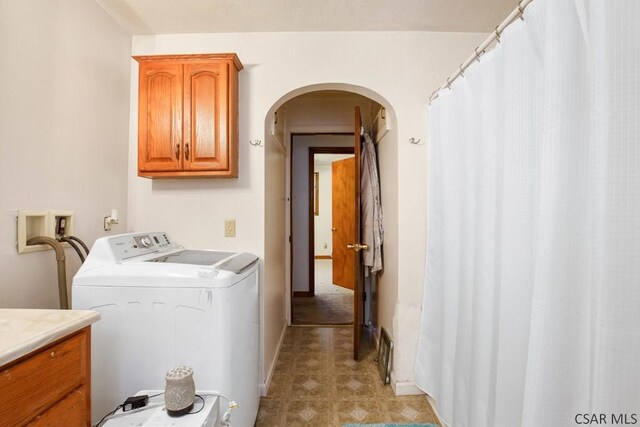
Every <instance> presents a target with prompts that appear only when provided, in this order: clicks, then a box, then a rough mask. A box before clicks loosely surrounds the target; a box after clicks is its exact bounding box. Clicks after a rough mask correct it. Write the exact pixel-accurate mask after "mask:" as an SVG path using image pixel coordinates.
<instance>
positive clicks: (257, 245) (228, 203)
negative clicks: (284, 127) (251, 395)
mask: <svg viewBox="0 0 640 427" xmlns="http://www.w3.org/2000/svg"><path fill="white" fill-rule="evenodd" d="M485 36H486V35H485V34H455V33H427V32H350V33H344V32H319V33H314V32H309V33H236V34H180V35H158V36H137V37H134V39H133V54H136V55H138V54H139V55H142V54H165V53H199V52H236V53H237V54H238V56H239V57H240V59H241V60H242V62H243V63H244V65H245V69H244V70H243V71H241V72H240V81H239V83H240V178H239V179H237V180H232V181H212V180H200V181H196V180H184V181H151V180H146V179H144V178H137V177H136V171H135V165H136V162H135V160H136V144H137V142H136V133H137V124H136V123H135V120H134V121H132V126H131V129H130V151H129V153H130V158H129V190H130V195H129V208H130V217H131V228H135V229H149V228H155V229H166V230H167V231H168V232H169V233H170V234H172V235H173V237H174V238H175V239H176V241H179V242H181V243H183V244H186V245H189V246H199V247H218V248H226V249H244V250H248V251H251V252H255V253H256V254H258V255H259V256H260V257H262V258H263V259H264V254H265V250H266V249H265V234H266V229H268V228H269V227H271V226H275V225H274V224H276V223H280V222H281V221H282V219H281V218H275V217H274V218H271V219H270V220H269V221H270V222H269V223H266V224H265V223H264V222H263V218H264V215H265V209H264V206H265V192H266V191H270V190H268V189H265V186H264V179H265V166H264V165H265V150H264V148H259V147H257V148H253V147H250V146H249V144H248V141H249V140H252V139H261V140H264V139H265V117H266V115H267V113H268V112H269V111H272V110H273V107H274V106H280V104H281V103H282V102H284V101H286V100H287V99H290V97H292V96H293V93H294V92H295V91H299V88H302V87H305V86H311V85H316V84H319V83H326V84H346V85H354V86H358V87H361V88H362V91H361V92H360V93H361V94H364V95H366V96H369V97H371V98H373V99H374V100H375V101H377V102H380V103H381V104H387V105H391V106H392V107H393V109H394V111H395V116H396V117H395V118H396V122H395V123H393V124H392V125H393V126H394V127H395V128H396V129H397V130H396V131H397V140H398V145H397V148H395V149H396V150H397V153H395V155H396V156H397V165H396V166H397V170H398V172H397V174H398V175H397V177H389V178H388V179H386V178H383V179H386V181H385V183H383V187H384V186H389V185H393V186H395V188H390V189H389V191H393V190H395V192H396V193H397V203H396V205H395V206H393V205H391V203H392V202H393V201H389V202H385V203H389V204H390V205H389V206H388V208H387V210H386V211H385V215H391V216H393V215H396V216H397V223H398V229H397V230H395V233H394V234H395V235H396V236H397V248H396V253H397V276H396V277H395V278H393V280H395V281H396V284H397V286H398V294H397V299H394V300H393V301H380V304H381V305H382V304H389V305H396V307H395V309H393V310H387V309H385V310H386V311H385V313H387V314H388V315H390V313H391V312H393V314H392V315H391V316H392V319H393V320H392V322H393V328H392V330H391V331H390V333H391V334H392V336H393V339H394V341H395V345H396V347H395V357H394V380H395V381H397V382H399V383H402V384H405V383H411V382H412V381H413V369H414V364H415V354H416V346H417V338H418V327H419V320H420V309H421V307H420V304H421V301H422V291H423V284H424V256H425V225H426V177H427V167H426V163H427V145H426V144H425V143H424V141H425V138H426V112H427V98H428V96H429V94H430V93H431V91H432V90H433V89H434V88H435V87H436V86H439V85H440V84H442V82H443V81H444V79H445V78H446V77H447V76H448V75H449V74H451V73H452V72H453V71H454V70H455V69H456V68H457V67H458V65H459V64H460V63H461V62H462V61H463V60H464V59H466V58H467V57H468V55H469V54H470V53H471V52H472V51H473V49H474V48H475V46H477V45H478V44H480V43H481V42H482V41H483V40H484V38H485ZM131 66H132V70H133V71H134V72H133V73H132V86H133V87H134V88H135V87H136V86H137V65H136V64H134V63H132V64H131ZM131 105H132V117H135V112H136V111H137V92H136V91H135V90H134V91H132V97H131ZM289 113H292V112H291V110H289ZM289 113H288V114H289ZM410 137H414V138H416V139H421V140H422V141H423V143H421V144H420V145H412V144H409V142H408V139H409V138H410ZM390 149H391V150H393V149H394V148H390ZM390 154H392V153H390ZM389 158H392V156H390V157H389ZM394 181H397V182H394ZM390 197H392V196H386V198H387V199H388V198H390ZM225 218H236V219H237V225H238V237H236V238H233V239H230V238H224V237H223V221H224V219H225ZM387 238H388V239H393V237H392V236H388V237H387ZM387 243H388V242H387ZM392 247H393V245H392V244H386V249H385V250H386V251H391V250H392V249H391V248H392ZM389 267H390V266H389V263H388V265H387V271H386V272H385V275H386V274H387V273H389V271H390V270H389ZM268 268H269V267H267V269H268ZM262 286H263V290H264V295H271V293H272V292H277V293H279V292H280V286H281V284H280V283H269V282H265V283H263V284H262ZM383 286H384V281H381V282H380V292H381V293H382V288H383ZM265 309H268V308H267V307H265ZM278 328H280V330H278V331H275V329H278ZM280 336H281V325H279V324H273V325H272V324H267V325H265V337H264V339H265V348H275V347H276V346H277V340H278V339H279V337H280ZM270 340H275V344H274V345H272V346H271V345H267V343H266V341H270ZM274 355H275V354H265V367H266V368H265V369H268V365H269V360H272V359H273V356H274Z"/></svg>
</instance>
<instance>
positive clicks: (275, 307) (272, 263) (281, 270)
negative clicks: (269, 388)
mask: <svg viewBox="0 0 640 427" xmlns="http://www.w3.org/2000/svg"><path fill="white" fill-rule="evenodd" d="M282 116H283V115H281V117H280V120H284V117H282ZM285 161H286V153H285V151H284V150H283V148H282V146H281V145H280V143H278V142H276V141H275V139H274V138H273V137H272V136H271V135H267V138H266V141H265V181H264V191H265V216H264V218H261V220H262V222H263V227H265V243H266V246H265V252H264V272H263V275H262V279H263V280H262V282H261V283H268V284H269V285H270V286H269V292H265V291H266V288H265V286H262V288H261V303H262V304H261V309H262V313H261V320H262V323H261V325H260V328H261V331H262V334H261V337H262V338H261V340H262V345H261V348H262V349H263V351H262V355H261V356H262V357H263V358H264V357H265V356H267V357H268V360H265V361H263V366H265V371H264V373H263V377H264V379H265V380H267V382H270V378H271V374H272V372H273V367H275V366H274V360H275V357H276V354H277V351H278V348H279V345H280V342H281V340H282V337H283V332H284V328H285V327H286V325H287V319H286V313H287V308H286V306H285V304H286V302H287V301H288V298H287V294H286V289H287V286H286V284H287V280H286V277H285V268H286V264H287V260H286V258H285V254H286V247H285V245H286V236H288V231H286V230H285V222H284V218H285V216H286V213H287V212H286V210H287V207H288V205H287V203H286V200H285V192H286V190H285V188H286V183H285V175H284V173H283V171H284V170H285V167H286V166H285ZM267 217H269V218H282V220H281V221H278V222H274V223H271V224H269V226H267V224H265V223H264V220H265V218H267ZM266 325H269V327H268V328H266V327H265V326H266ZM263 391H266V387H265V389H264V390H263Z"/></svg>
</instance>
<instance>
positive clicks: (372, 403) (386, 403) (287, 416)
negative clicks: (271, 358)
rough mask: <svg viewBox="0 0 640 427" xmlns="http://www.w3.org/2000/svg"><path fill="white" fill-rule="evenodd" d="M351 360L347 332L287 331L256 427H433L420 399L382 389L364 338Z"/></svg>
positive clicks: (426, 405)
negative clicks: (381, 426)
mask: <svg viewBox="0 0 640 427" xmlns="http://www.w3.org/2000/svg"><path fill="white" fill-rule="evenodd" d="M360 349H361V357H360V360H359V361H357V362H356V361H354V360H353V357H352V356H353V328H350V327H349V328H345V327H338V328H328V327H296V326H292V327H290V328H289V329H288V330H287V332H286V336H285V338H284V341H283V343H282V348H281V350H280V355H279V357H278V361H277V363H276V367H275V371H274V374H273V378H272V380H271V385H270V387H269V390H268V394H267V396H266V397H263V398H261V399H260V409H259V410H258V417H257V420H256V427H280V426H283V427H284V426H318V427H332V426H335V427H339V426H342V425H343V424H352V423H361V424H369V423H385V422H388V423H433V424H436V425H438V419H437V417H436V416H435V414H434V412H433V410H432V408H431V406H430V405H429V403H428V401H427V398H426V397H425V396H395V395H394V393H393V389H392V388H391V386H390V385H383V384H382V380H381V379H380V374H379V373H378V370H377V366H376V364H375V358H376V349H375V345H374V344H373V342H372V341H371V340H370V339H369V337H367V336H363V339H362V341H361V344H360Z"/></svg>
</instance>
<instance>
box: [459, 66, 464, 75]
mask: <svg viewBox="0 0 640 427" xmlns="http://www.w3.org/2000/svg"><path fill="white" fill-rule="evenodd" d="M458 70H459V71H460V76H461V77H464V70H463V69H462V64H460V66H459V67H458Z"/></svg>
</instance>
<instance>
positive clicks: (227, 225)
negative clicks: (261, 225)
mask: <svg viewBox="0 0 640 427" xmlns="http://www.w3.org/2000/svg"><path fill="white" fill-rule="evenodd" d="M224 237H236V220H235V219H226V220H225V221H224Z"/></svg>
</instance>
